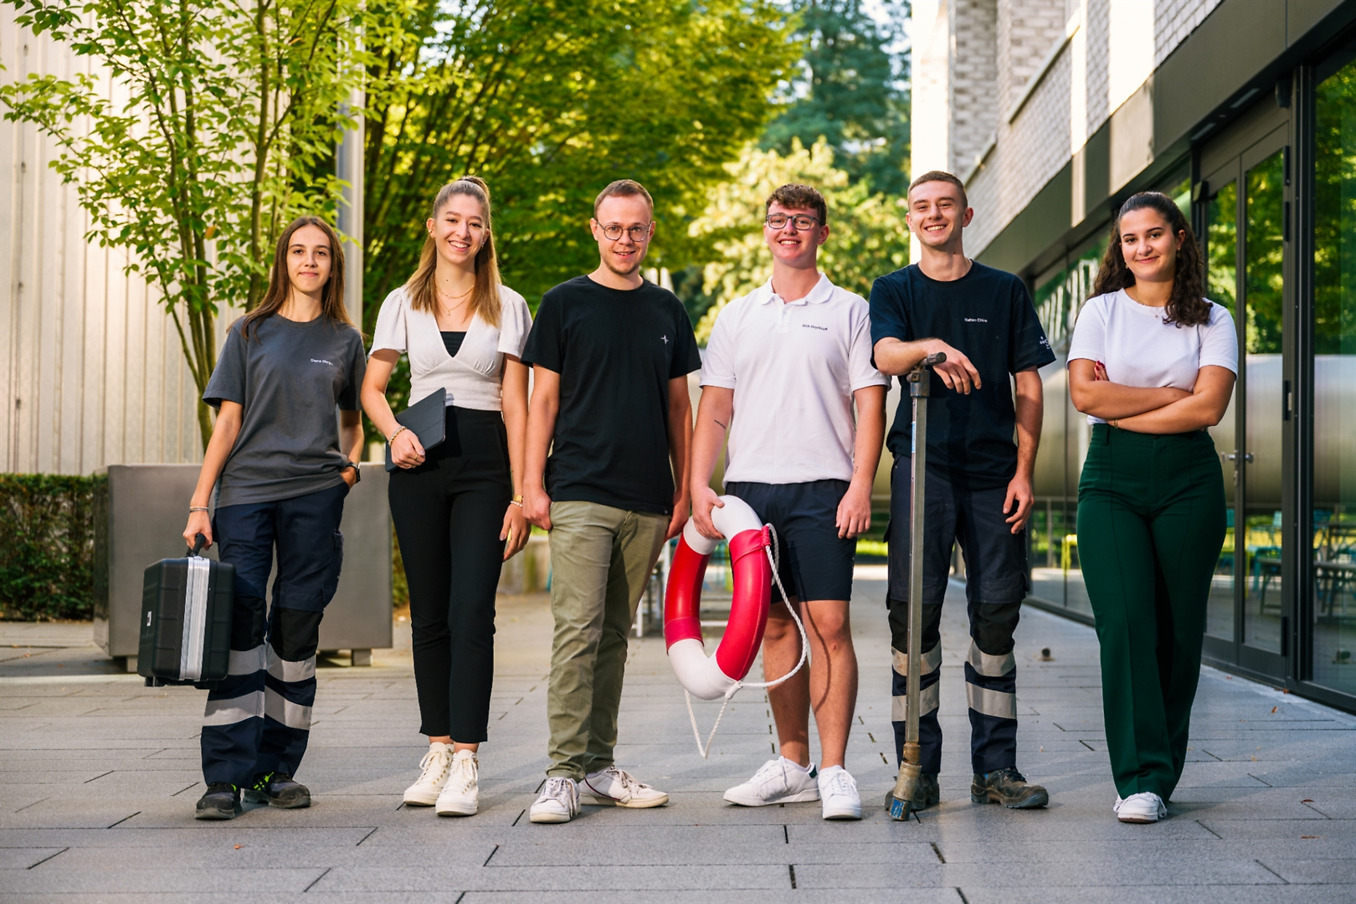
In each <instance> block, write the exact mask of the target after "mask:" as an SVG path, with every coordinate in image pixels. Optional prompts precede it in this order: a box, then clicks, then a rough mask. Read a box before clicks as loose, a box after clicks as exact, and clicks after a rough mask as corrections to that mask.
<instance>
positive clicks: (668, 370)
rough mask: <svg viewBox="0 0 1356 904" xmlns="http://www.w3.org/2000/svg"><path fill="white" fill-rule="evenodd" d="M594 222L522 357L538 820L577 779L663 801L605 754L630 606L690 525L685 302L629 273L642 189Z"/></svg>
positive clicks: (563, 814)
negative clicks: (546, 577) (539, 724)
mask: <svg viewBox="0 0 1356 904" xmlns="http://www.w3.org/2000/svg"><path fill="white" fill-rule="evenodd" d="M589 227H590V229H592V231H593V238H594V239H595V240H596V241H597V243H598V255H599V264H598V268H597V269H596V270H594V271H593V272H592V273H590V274H588V275H587V276H579V277H576V278H575V279H572V280H569V281H568V282H565V283H562V284H561V285H558V286H556V287H555V288H553V289H551V290H550V291H548V292H547V293H546V294H545V295H543V296H542V301H541V307H540V308H538V310H537V318H536V320H535V322H534V323H533V325H532V332H531V333H530V334H529V335H528V339H527V347H526V349H525V351H524V352H523V356H522V357H523V362H524V363H526V364H529V365H530V366H531V367H532V376H533V389H532V400H531V402H530V404H529V406H528V409H529V410H528V421H527V449H526V452H525V456H524V457H525V463H524V467H523V474H524V480H523V500H522V504H523V511H524V514H525V515H526V516H527V520H528V521H530V522H532V523H533V524H535V525H537V526H538V527H541V528H543V529H545V530H548V531H550V532H551V573H552V576H551V611H552V614H553V615H554V616H555V635H554V637H553V639H552V644H551V675H550V679H549V683H548V688H547V698H546V699H547V702H546V708H547V718H548V720H549V724H550V746H549V749H548V754H549V756H550V758H551V764H550V766H549V767H548V768H547V770H546V775H547V780H546V784H545V785H543V787H542V791H541V796H540V797H539V798H538V799H537V801H536V803H534V804H533V805H532V808H531V810H530V812H529V818H530V819H531V821H532V822H537V823H560V822H569V821H570V820H571V819H573V818H574V817H575V816H577V815H578V814H579V794H580V790H581V789H580V782H582V783H583V786H584V787H583V790H584V792H585V793H587V794H589V795H591V796H592V798H593V800H594V801H595V802H596V803H599V804H605V805H615V806H620V807H659V806H663V805H664V804H666V803H668V799H669V796H668V795H667V794H665V793H664V792H663V791H659V790H656V789H655V788H651V787H650V786H649V785H646V784H644V783H643V782H640V781H638V780H636V779H635V778H634V777H632V776H631V774H630V773H628V772H625V771H623V770H621V769H619V768H618V767H617V766H616V764H615V763H614V762H613V748H614V747H615V746H616V743H617V712H618V709H619V707H620V705H621V691H622V678H623V674H624V672H625V668H626V647H627V634H628V632H629V630H630V627H631V624H632V622H633V621H634V620H635V615H636V604H637V603H638V602H639V600H640V595H641V593H642V592H643V591H644V589H645V584H646V581H648V580H649V576H650V570H651V569H652V568H654V563H655V560H656V559H658V558H659V552H660V549H661V548H662V546H663V544H664V542H665V541H666V540H667V539H668V538H670V537H673V536H676V535H677V534H678V531H679V530H681V529H682V526H683V523H684V522H685V521H686V520H687V514H688V495H687V464H688V445H689V443H690V440H691V437H692V405H691V402H690V400H689V398H688V391H687V375H688V374H689V373H691V372H692V371H694V370H696V369H697V368H699V367H701V358H700V357H699V355H698V353H697V342H696V339H695V338H694V336H693V334H692V323H691V321H690V320H689V319H688V316H687V311H686V309H684V307H683V304H682V302H680V301H679V300H678V298H677V297H676V296H675V295H674V294H673V293H672V292H669V291H668V290H666V289H662V288H660V287H659V286H656V285H655V284H653V283H651V282H649V281H647V280H645V279H644V278H643V277H642V276H641V275H640V264H641V261H643V260H644V259H645V252H646V250H647V249H648V248H649V243H650V240H651V239H652V238H653V237H654V202H653V201H652V200H651V198H650V194H649V192H647V191H646V190H645V188H644V187H643V186H641V185H640V184H639V183H638V182H633V181H631V180H629V179H622V180H619V181H617V182H613V183H612V184H611V185H609V186H607V188H605V189H603V190H602V192H600V193H599V195H598V197H597V199H596V200H595V201H594V204H593V219H592V220H590V222H589ZM548 450H549V452H550V456H549V458H548V455H547V453H548Z"/></svg>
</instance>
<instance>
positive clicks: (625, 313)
mask: <svg viewBox="0 0 1356 904" xmlns="http://www.w3.org/2000/svg"><path fill="white" fill-rule="evenodd" d="M523 363H524V364H528V365H540V366H542V367H545V368H546V369H547V370H552V371H555V372H556V373H558V374H559V375H560V410H559V411H558V413H557V415H556V427H555V435H554V444H553V446H552V449H551V457H550V458H549V459H548V460H547V463H546V492H547V493H548V494H549V495H550V496H551V499H552V500H553V501H555V502H565V501H575V502H579V501H583V502H596V503H598V504H600V505H610V506H613V507H615V508H621V509H626V510H628V511H638V512H653V513H657V514H663V515H667V514H670V513H671V512H672V510H673V490H674V486H673V472H672V470H671V469H670V467H669V423H668V417H669V381H670V380H673V379H676V378H678V377H684V376H686V375H687V374H689V373H691V372H692V371H694V370H698V369H700V368H701V366H702V362H701V356H700V355H699V354H698V352H697V340H696V338H695V337H694V336H693V334H692V322H691V321H690V320H689V319H688V316H687V311H686V310H685V309H684V308H683V303H682V302H681V301H679V300H678V298H677V296H675V295H674V294H673V293H672V292H670V291H668V290H667V289H661V288H660V287H659V286H656V285H654V284H653V283H650V282H645V283H643V284H642V285H641V286H640V288H637V289H630V290H624V289H610V288H608V287H606V286H601V285H599V284H598V283H596V282H594V281H593V280H591V279H589V278H588V277H587V276H579V277H576V278H575V279H572V280H570V281H568V282H565V283H561V284H560V285H558V286H556V287H555V288H554V289H551V290H550V291H549V292H547V293H546V294H545V295H543V296H542V300H541V307H539V308H538V309H537V317H536V319H535V320H534V321H533V323H532V332H531V333H529V334H528V337H527V347H526V349H524V351H523Z"/></svg>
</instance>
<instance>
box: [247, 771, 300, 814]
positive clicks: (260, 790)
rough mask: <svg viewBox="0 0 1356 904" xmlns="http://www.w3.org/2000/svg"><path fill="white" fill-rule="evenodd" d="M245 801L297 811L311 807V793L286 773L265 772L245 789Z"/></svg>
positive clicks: (257, 776)
mask: <svg viewBox="0 0 1356 904" xmlns="http://www.w3.org/2000/svg"><path fill="white" fill-rule="evenodd" d="M245 800H247V801H250V802H251V803H260V804H263V803H266V804H268V805H269V806H272V807H277V808H279V809H280V810H298V809H301V808H302V807H309V806H310V805H311V792H310V791H309V790H308V789H307V788H306V786H305V785H302V784H298V783H297V782H294V781H292V776H290V775H288V774H287V773H286V772H265V773H264V774H263V775H256V776H255V777H254V784H253V785H252V786H251V787H249V788H246V789H245Z"/></svg>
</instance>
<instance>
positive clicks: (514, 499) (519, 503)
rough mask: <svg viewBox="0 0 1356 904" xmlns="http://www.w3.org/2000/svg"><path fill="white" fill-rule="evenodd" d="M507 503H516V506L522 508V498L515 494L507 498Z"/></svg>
mask: <svg viewBox="0 0 1356 904" xmlns="http://www.w3.org/2000/svg"><path fill="white" fill-rule="evenodd" d="M509 505H516V506H518V508H522V507H523V500H522V499H520V498H518V497H516V496H515V497H514V498H512V499H510V500H509Z"/></svg>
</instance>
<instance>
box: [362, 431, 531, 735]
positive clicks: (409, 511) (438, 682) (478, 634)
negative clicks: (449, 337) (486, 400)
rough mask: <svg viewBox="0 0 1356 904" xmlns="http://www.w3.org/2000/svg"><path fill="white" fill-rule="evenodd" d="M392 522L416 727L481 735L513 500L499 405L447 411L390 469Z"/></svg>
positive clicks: (487, 705) (439, 732)
mask: <svg viewBox="0 0 1356 904" xmlns="http://www.w3.org/2000/svg"><path fill="white" fill-rule="evenodd" d="M389 497H390V502H391V519H392V520H393V521H394V522H395V528H396V536H397V538H398V539H399V540H400V553H401V556H402V558H403V559H404V562H405V577H406V579H407V580H408V582H409V588H410V623H411V626H412V629H413V652H414V681H415V687H416V689H417V691H418V694H419V715H420V728H419V730H420V732H422V733H423V734H426V735H429V736H431V737H440V736H444V735H446V736H451V738H452V739H453V740H455V741H459V742H462V743H466V744H476V743H479V742H481V741H484V740H485V739H486V728H487V724H488V722H489V713H490V688H491V685H492V684H493V680H494V594H495V588H496V587H497V586H498V584H499V571H500V568H501V567H502V565H503V555H504V541H503V540H500V539H499V531H500V530H501V528H502V527H503V523H504V512H505V511H506V510H507V509H508V506H509V500H510V499H511V498H512V497H513V483H512V480H511V479H510V476H509V458H508V440H507V435H506V433H505V430H504V419H503V417H502V416H501V415H500V413H499V412H497V411H476V410H472V409H468V408H455V407H449V408H448V409H447V439H446V440H444V441H443V443H442V444H441V445H439V446H435V447H434V448H432V449H429V450H427V452H426V458H425V461H424V463H423V464H422V465H420V466H419V467H417V468H412V469H410V470H403V469H400V468H397V469H396V470H395V471H392V472H391V483H390V491H389Z"/></svg>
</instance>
